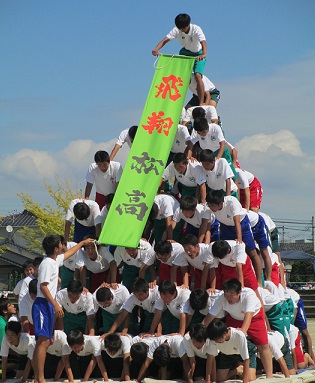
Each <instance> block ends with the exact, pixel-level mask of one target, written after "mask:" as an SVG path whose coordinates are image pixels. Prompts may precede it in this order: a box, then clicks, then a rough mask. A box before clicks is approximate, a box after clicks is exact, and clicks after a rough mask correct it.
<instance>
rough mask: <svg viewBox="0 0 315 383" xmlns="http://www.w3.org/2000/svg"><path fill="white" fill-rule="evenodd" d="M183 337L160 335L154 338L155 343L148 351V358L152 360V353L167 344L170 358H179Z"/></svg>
mask: <svg viewBox="0 0 315 383" xmlns="http://www.w3.org/2000/svg"><path fill="white" fill-rule="evenodd" d="M182 340H183V337H182V336H181V335H162V336H159V337H158V338H155V341H154V342H153V343H152V344H151V346H150V348H149V351H148V358H149V359H153V353H154V351H155V350H156V349H157V348H158V347H159V346H161V344H163V343H165V342H167V344H168V345H169V346H170V350H171V358H179V350H180V345H181V343H182Z"/></svg>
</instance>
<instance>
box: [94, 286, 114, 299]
mask: <svg viewBox="0 0 315 383" xmlns="http://www.w3.org/2000/svg"><path fill="white" fill-rule="evenodd" d="M95 297H96V300H97V302H108V301H110V300H111V299H112V292H111V291H110V289H109V288H108V287H100V288H99V289H98V290H97V291H96V295H95Z"/></svg>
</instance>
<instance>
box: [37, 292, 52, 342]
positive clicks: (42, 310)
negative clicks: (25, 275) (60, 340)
mask: <svg viewBox="0 0 315 383" xmlns="http://www.w3.org/2000/svg"><path fill="white" fill-rule="evenodd" d="M54 315H55V310H54V306H53V305H52V304H51V303H50V302H48V301H47V299H45V298H40V297H38V298H36V299H35V301H34V303H33V307H32V317H33V323H34V334H35V339H37V338H38V337H39V336H44V337H45V338H47V339H51V338H52V337H53V334H54Z"/></svg>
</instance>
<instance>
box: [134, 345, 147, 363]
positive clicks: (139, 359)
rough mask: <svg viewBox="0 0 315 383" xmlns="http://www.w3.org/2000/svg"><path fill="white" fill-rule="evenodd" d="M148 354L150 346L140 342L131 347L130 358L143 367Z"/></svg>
mask: <svg viewBox="0 0 315 383" xmlns="http://www.w3.org/2000/svg"><path fill="white" fill-rule="evenodd" d="M147 354H148V345H147V344H145V343H144V342H138V343H135V344H133V345H132V346H131V347H130V356H131V358H132V360H133V361H134V362H135V363H136V364H139V365H142V364H143V363H144V362H145V360H146V358H147Z"/></svg>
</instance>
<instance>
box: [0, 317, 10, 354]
mask: <svg viewBox="0 0 315 383" xmlns="http://www.w3.org/2000/svg"><path fill="white" fill-rule="evenodd" d="M7 323H8V321H7V320H6V319H5V318H4V317H3V316H1V315H0V349H1V344H2V339H3V338H4V337H5V326H6V325H7Z"/></svg>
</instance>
